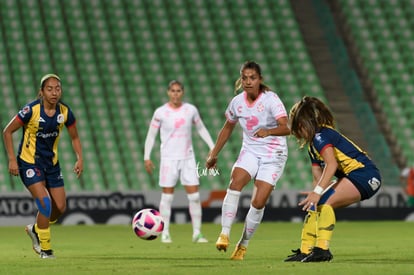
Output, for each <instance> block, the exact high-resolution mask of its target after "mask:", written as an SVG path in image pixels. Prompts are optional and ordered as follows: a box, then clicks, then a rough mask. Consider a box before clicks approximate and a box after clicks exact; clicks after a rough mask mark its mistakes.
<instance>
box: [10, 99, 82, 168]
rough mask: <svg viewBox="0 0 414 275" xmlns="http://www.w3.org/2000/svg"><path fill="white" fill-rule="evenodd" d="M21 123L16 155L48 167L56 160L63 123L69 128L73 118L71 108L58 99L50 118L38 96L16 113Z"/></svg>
mask: <svg viewBox="0 0 414 275" xmlns="http://www.w3.org/2000/svg"><path fill="white" fill-rule="evenodd" d="M16 118H17V120H19V121H20V122H21V123H22V125H23V136H22V139H21V142H20V145H19V151H18V155H19V157H20V159H22V160H23V161H25V162H27V163H30V164H36V165H39V166H40V167H43V168H47V167H51V166H54V165H56V164H57V163H58V142H59V137H60V132H61V130H62V128H63V125H65V126H66V127H71V126H73V125H75V122H76V119H75V116H74V115H73V113H72V111H71V110H70V108H69V107H68V106H67V105H66V104H64V103H62V102H59V103H58V104H57V106H56V113H55V114H54V115H53V116H52V117H49V116H48V115H47V114H46V113H45V111H44V108H43V104H41V101H40V100H39V99H37V100H35V101H32V102H30V103H29V104H27V105H26V106H24V107H23V109H21V110H20V111H19V113H18V114H17V115H16Z"/></svg>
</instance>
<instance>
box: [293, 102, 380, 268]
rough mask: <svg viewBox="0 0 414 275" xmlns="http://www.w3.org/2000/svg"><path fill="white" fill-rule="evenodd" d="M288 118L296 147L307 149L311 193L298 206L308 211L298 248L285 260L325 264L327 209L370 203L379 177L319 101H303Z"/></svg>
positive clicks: (330, 226)
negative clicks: (296, 142)
mask: <svg viewBox="0 0 414 275" xmlns="http://www.w3.org/2000/svg"><path fill="white" fill-rule="evenodd" d="M289 119H290V121H289V124H290V129H291V132H292V134H293V135H294V136H295V137H296V138H297V139H298V141H299V142H300V146H301V147H304V146H305V145H308V152H309V156H310V160H311V163H312V174H313V191H310V192H308V195H307V197H306V198H305V199H304V200H302V201H301V202H300V203H299V205H300V206H302V209H303V210H304V211H308V214H307V217H306V218H305V222H304V225H303V229H302V243H301V247H300V249H297V250H292V252H294V254H293V255H291V256H289V257H288V258H287V259H285V261H301V262H323V261H330V260H331V259H332V258H333V256H332V254H331V252H330V251H329V242H330V240H331V237H332V233H333V230H334V227H335V212H334V210H333V209H336V208H340V207H346V206H348V205H350V204H353V203H356V202H359V201H362V200H366V199H369V198H371V197H372V196H373V195H374V194H375V193H377V192H378V190H379V189H380V187H381V175H380V172H379V171H378V169H377V167H376V166H375V164H374V163H373V162H372V160H371V159H370V158H369V157H368V156H367V154H366V153H365V152H364V151H362V150H361V149H360V148H359V147H358V146H357V145H356V144H355V143H353V142H352V141H350V140H349V139H348V138H347V137H345V136H344V135H342V134H341V133H339V132H338V131H337V130H335V123H334V117H333V115H332V113H331V111H330V110H329V109H328V107H327V106H326V105H325V104H324V103H323V102H322V101H321V100H319V99H317V98H315V97H308V96H305V97H304V98H303V99H302V100H301V101H300V102H297V103H296V104H295V105H294V106H293V107H292V109H291V110H290V114H289ZM334 177H336V181H333V182H332V179H333V178H334Z"/></svg>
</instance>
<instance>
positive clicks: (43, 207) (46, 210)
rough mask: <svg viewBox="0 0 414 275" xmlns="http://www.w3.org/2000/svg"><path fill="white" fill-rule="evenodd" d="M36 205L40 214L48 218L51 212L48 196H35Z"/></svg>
mask: <svg viewBox="0 0 414 275" xmlns="http://www.w3.org/2000/svg"><path fill="white" fill-rule="evenodd" d="M35 201H36V205H37V209H38V210H39V212H40V214H42V215H43V216H45V217H46V218H50V215H51V213H52V204H51V201H50V198H49V197H43V198H40V199H39V198H36V199H35Z"/></svg>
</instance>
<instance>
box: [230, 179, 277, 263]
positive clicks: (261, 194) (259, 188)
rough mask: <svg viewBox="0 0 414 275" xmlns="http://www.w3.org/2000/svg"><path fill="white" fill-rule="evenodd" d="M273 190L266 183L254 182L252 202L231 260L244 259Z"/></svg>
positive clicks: (271, 186) (272, 187)
mask: <svg viewBox="0 0 414 275" xmlns="http://www.w3.org/2000/svg"><path fill="white" fill-rule="evenodd" d="M273 189H274V186H273V185H271V184H269V183H267V182H264V181H261V180H256V181H255V187H254V190H253V195H252V202H251V205H250V208H249V211H248V212H247V215H246V219H245V222H244V228H243V234H242V236H241V238H240V240H239V242H238V245H237V247H236V249H235V251H234V252H233V255H232V256H231V259H232V260H243V259H244V255H245V254H246V250H247V246H248V245H249V241H250V239H251V238H252V237H253V235H254V233H255V232H256V230H257V228H258V227H259V225H260V223H261V222H262V219H263V215H264V210H265V205H266V202H267V200H268V199H269V196H270V194H271V193H272V191H273Z"/></svg>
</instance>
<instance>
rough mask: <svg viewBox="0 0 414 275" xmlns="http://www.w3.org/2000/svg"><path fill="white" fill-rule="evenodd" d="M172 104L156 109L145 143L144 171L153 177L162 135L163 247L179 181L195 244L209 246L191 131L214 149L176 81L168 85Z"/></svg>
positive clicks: (167, 234) (194, 110) (196, 111)
mask: <svg viewBox="0 0 414 275" xmlns="http://www.w3.org/2000/svg"><path fill="white" fill-rule="evenodd" d="M167 94H168V97H169V101H168V102H167V103H165V104H164V105H162V106H161V107H159V108H157V109H156V110H155V112H154V115H153V117H152V120H151V123H150V127H149V130H148V134H147V138H146V140H145V150H144V161H145V169H146V171H147V172H148V173H149V174H151V173H152V171H153V170H154V167H155V166H154V164H153V162H152V161H151V160H150V154H151V151H152V147H153V146H154V142H155V138H156V136H157V134H158V130H160V133H161V163H160V178H159V185H160V186H161V188H162V194H161V201H160V209H159V210H160V213H161V215H162V217H163V219H164V230H163V233H162V235H161V241H162V242H163V243H171V242H172V240H171V235H170V232H169V227H170V218H171V204H172V201H173V198H174V187H175V186H176V184H177V181H178V179H180V181H181V184H182V185H183V186H184V188H185V190H186V192H187V198H188V201H189V211H190V215H191V221H192V225H193V242H195V243H206V242H208V240H207V239H206V238H205V237H204V236H203V234H202V233H201V220H202V219H201V218H202V210H201V202H200V193H199V190H198V186H199V179H198V176H197V165H196V160H195V156H194V150H193V145H192V144H193V141H192V127H193V125H194V126H195V127H196V129H197V132H198V134H199V135H200V136H201V138H202V139H203V140H204V141H205V142H206V143H207V145H208V146H209V148H210V149H211V148H212V147H213V145H214V143H213V140H212V138H211V136H210V134H209V133H208V131H207V129H206V127H205V126H204V123H203V121H202V120H201V117H200V115H199V113H198V110H197V108H196V107H195V106H194V105H192V104H189V103H186V102H183V101H182V98H183V96H184V86H183V84H182V83H181V82H179V81H177V80H173V81H171V82H170V83H169V85H168V91H167Z"/></svg>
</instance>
